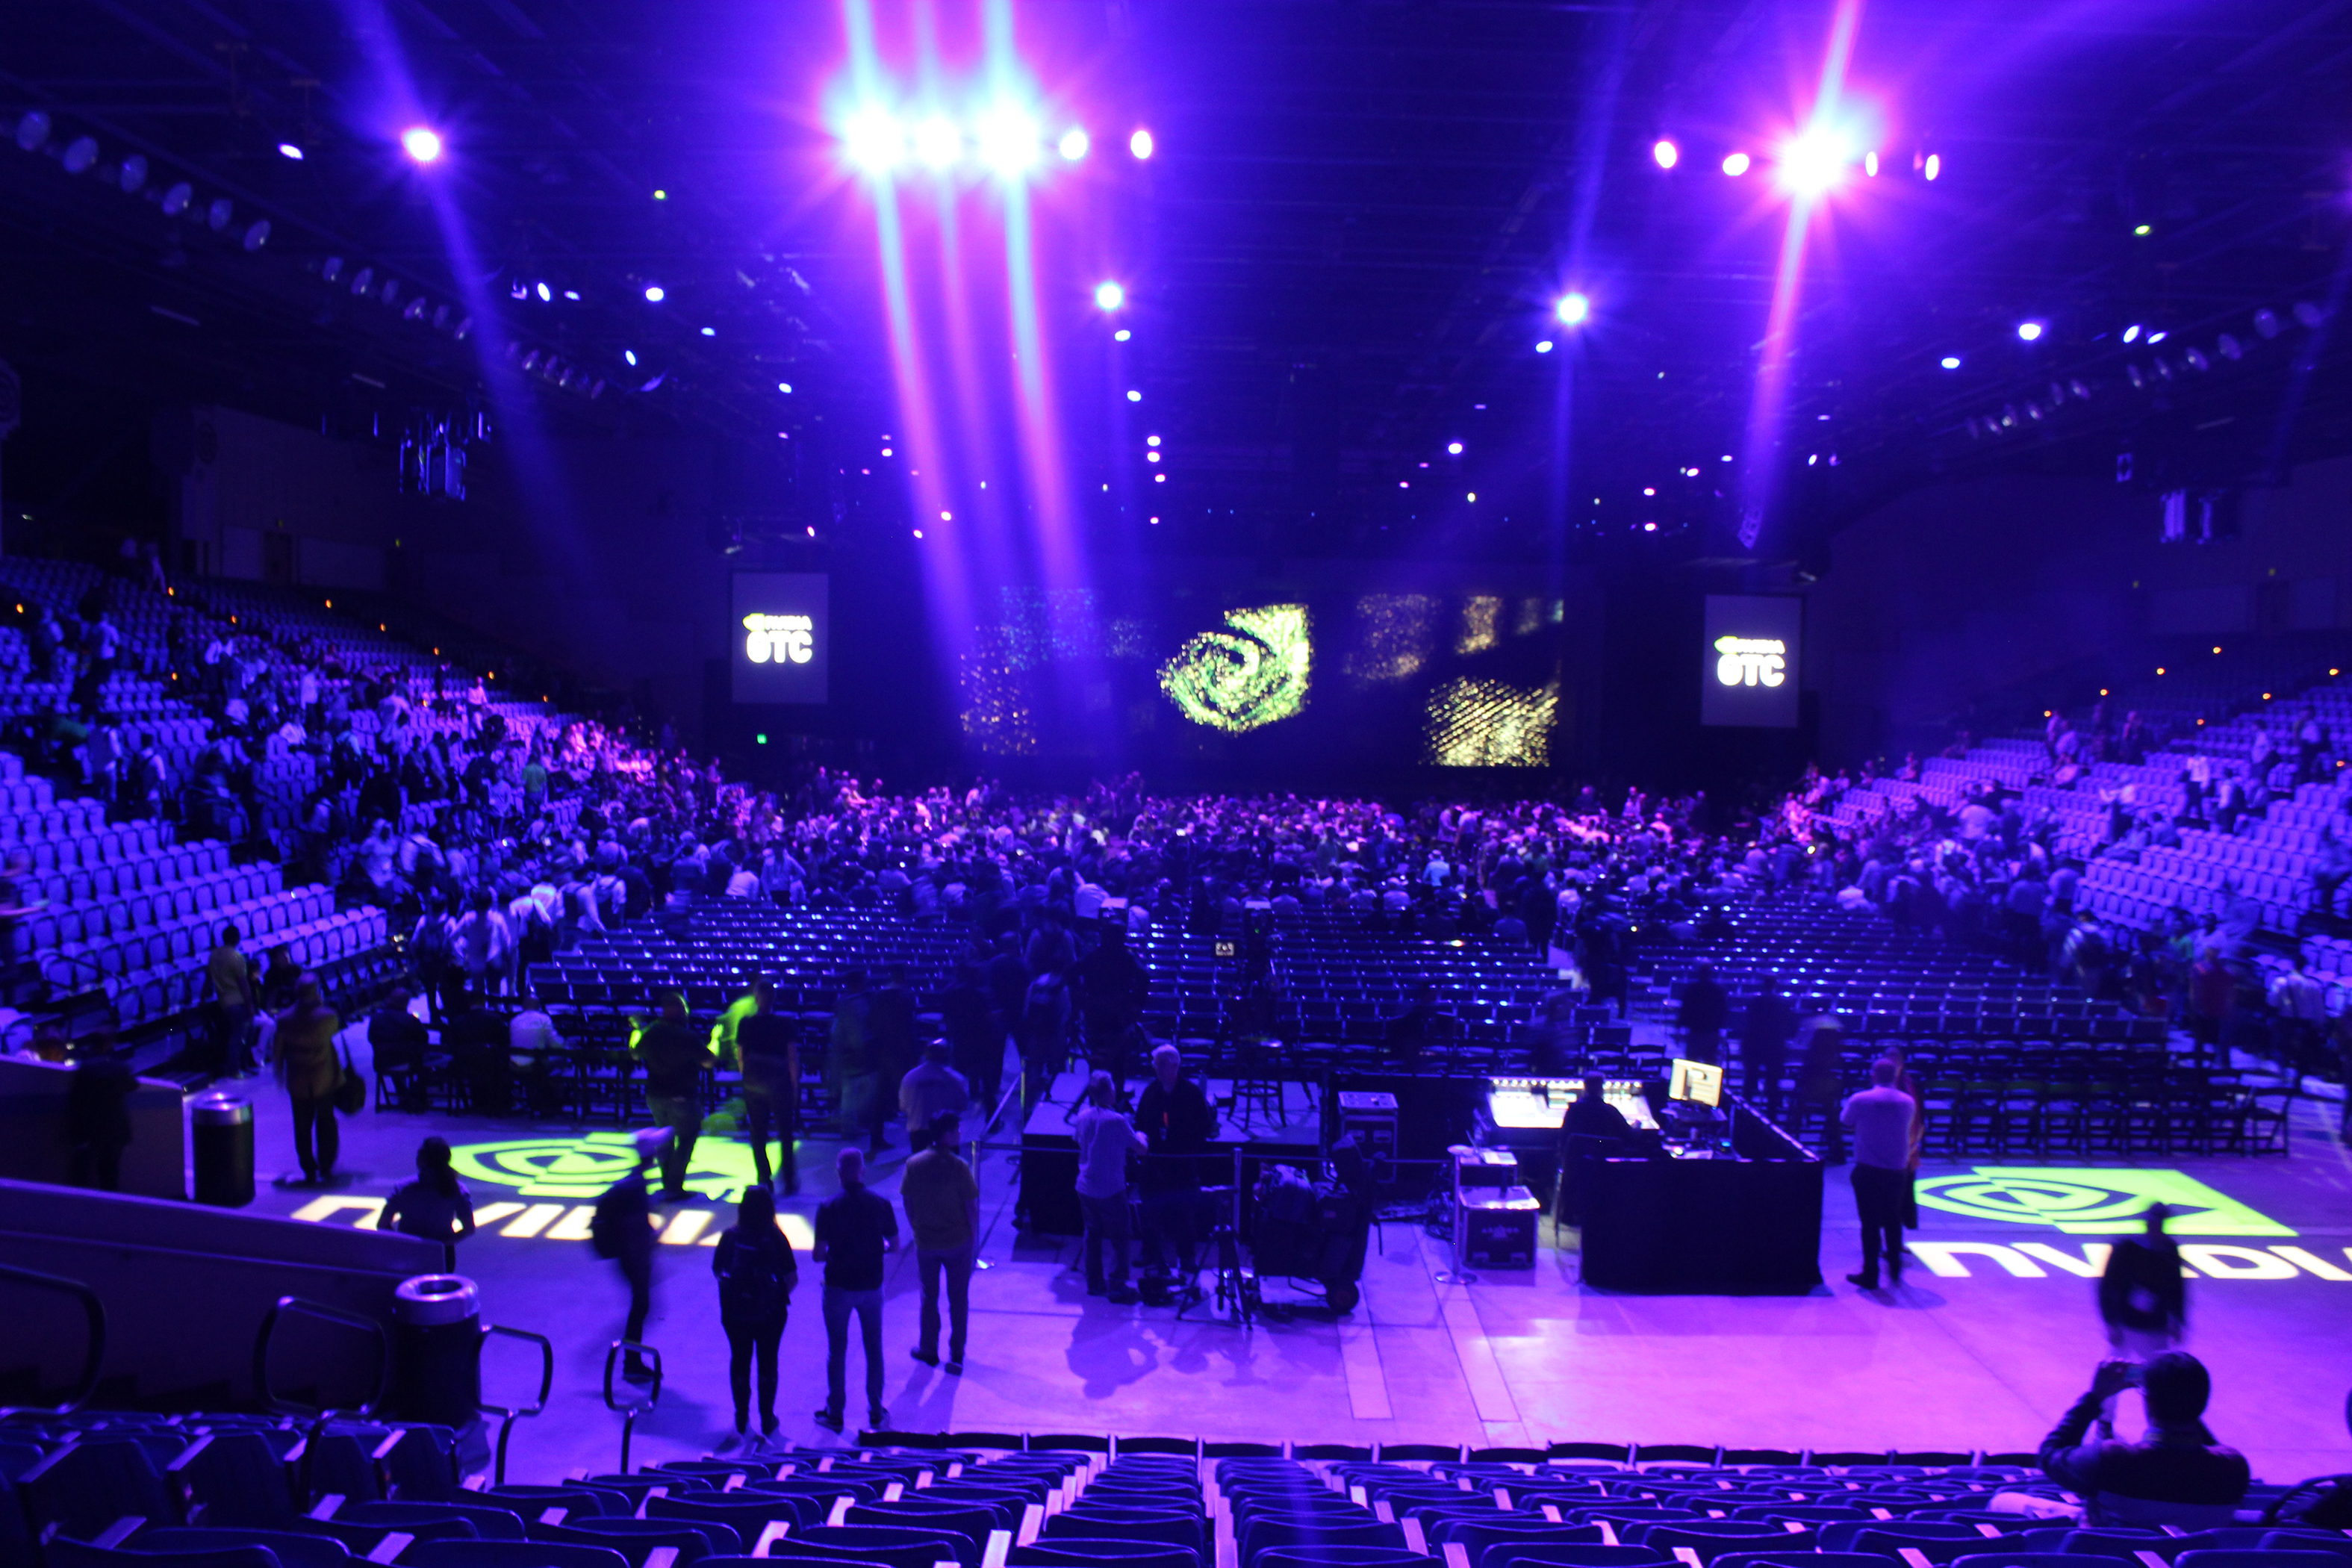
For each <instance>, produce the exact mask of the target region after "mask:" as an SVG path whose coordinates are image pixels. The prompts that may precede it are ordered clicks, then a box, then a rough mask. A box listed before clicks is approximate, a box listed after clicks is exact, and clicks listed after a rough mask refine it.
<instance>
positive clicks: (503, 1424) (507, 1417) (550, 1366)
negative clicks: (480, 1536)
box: [477, 1323, 659, 1486]
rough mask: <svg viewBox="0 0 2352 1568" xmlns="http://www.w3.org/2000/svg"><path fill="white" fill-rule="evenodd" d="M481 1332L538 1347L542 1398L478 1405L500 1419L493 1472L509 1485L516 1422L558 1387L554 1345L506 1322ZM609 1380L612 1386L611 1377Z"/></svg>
mask: <svg viewBox="0 0 2352 1568" xmlns="http://www.w3.org/2000/svg"><path fill="white" fill-rule="evenodd" d="M482 1334H483V1337H484V1338H488V1336H490V1335H492V1334H503V1335H505V1336H506V1337H507V1338H509V1339H513V1340H521V1341H523V1342H526V1343H529V1344H534V1345H537V1346H538V1347H539V1397H538V1398H537V1399H535V1400H533V1401H532V1402H531V1403H530V1404H529V1405H490V1404H487V1403H485V1404H482V1405H478V1406H477V1408H478V1409H479V1410H481V1411H482V1412H483V1413H484V1414H485V1415H495V1416H497V1417H498V1418H499V1448H498V1460H497V1468H496V1470H495V1472H494V1474H495V1476H496V1478H497V1484H498V1485H499V1486H504V1485H506V1484H507V1439H508V1438H509V1436H512V1435H513V1433H514V1424H515V1423H516V1422H517V1421H520V1420H521V1419H523V1418H524V1417H526V1416H530V1415H538V1414H539V1413H540V1412H541V1411H542V1410H544V1409H546V1408H547V1396H548V1394H549V1393H550V1392H551V1391H552V1390H553V1388H554V1387H555V1345H554V1343H553V1342H551V1341H550V1340H549V1339H548V1337H547V1336H546V1335H545V1334H534V1333H532V1332H531V1331H530V1330H529V1329H509V1328H508V1327H507V1326H506V1325H505V1324H503V1323H489V1324H486V1325H485V1326H484V1327H483V1329H482ZM658 1359H659V1358H658V1357H656V1360H658ZM606 1381H607V1384H608V1386H609V1384H610V1378H609V1376H608V1377H607V1380H606ZM621 1468H623V1469H627V1468H628V1464H627V1461H626V1460H625V1459H624V1460H623V1462H622V1467H621Z"/></svg>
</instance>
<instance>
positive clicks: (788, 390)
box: [776, 381, 793, 397]
mask: <svg viewBox="0 0 2352 1568" xmlns="http://www.w3.org/2000/svg"><path fill="white" fill-rule="evenodd" d="M776 390H777V391H778V392H781V393H782V394H783V395H785V396H786V397H790V396H791V395H793V384H792V383H791V382H789V381H780V382H778V383H776Z"/></svg>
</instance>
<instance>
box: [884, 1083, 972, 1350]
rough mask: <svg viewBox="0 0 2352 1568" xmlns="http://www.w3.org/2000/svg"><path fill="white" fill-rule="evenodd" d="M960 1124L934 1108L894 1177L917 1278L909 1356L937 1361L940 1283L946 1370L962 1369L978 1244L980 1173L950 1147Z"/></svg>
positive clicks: (954, 1144)
mask: <svg viewBox="0 0 2352 1568" xmlns="http://www.w3.org/2000/svg"><path fill="white" fill-rule="evenodd" d="M908 1125H909V1126H910V1127H911V1126H912V1125H913V1123H912V1122H909V1123H908ZM960 1125H961V1124H960V1121H959V1119H958V1118H957V1115H956V1113H955V1112H954V1111H952V1110H940V1111H934V1112H933V1113H932V1115H931V1118H930V1121H929V1124H928V1125H927V1126H926V1127H925V1128H924V1130H923V1132H924V1143H923V1147H922V1149H921V1150H920V1151H919V1152H917V1153H915V1154H912V1155H910V1156H908V1160H907V1169H906V1171H905V1173H903V1174H901V1175H900V1176H899V1178H898V1201H899V1203H900V1204H902V1205H905V1206H906V1210H907V1228H908V1231H910V1232H912V1233H913V1235H914V1237H915V1265H916V1268H917V1269H918V1271H919V1274H920V1276H921V1279H922V1282H923V1316H922V1325H921V1329H920V1331H919V1333H918V1334H917V1336H916V1342H915V1349H914V1357H915V1359H916V1360H917V1361H919V1362H921V1363H923V1364H924V1365H925V1366H938V1365H939V1364H940V1286H941V1285H942V1283H944V1284H945V1286H946V1289H947V1298H948V1359H947V1371H948V1372H949V1373H950V1374H951V1375H961V1373H962V1372H963V1352H964V1345H965V1343H966V1342H967V1339H968V1333H967V1331H968V1329H969V1327H970V1319H971V1268H972V1259H973V1257H974V1255H975V1253H976V1251H977V1248H978V1247H979V1245H980V1178H979V1177H978V1176H976V1175H974V1174H973V1173H972V1169H971V1163H970V1162H968V1161H966V1160H965V1159H964V1158H963V1157H962V1156H961V1155H960V1154H958V1153H957V1152H956V1139H957V1134H958V1131H959V1130H960Z"/></svg>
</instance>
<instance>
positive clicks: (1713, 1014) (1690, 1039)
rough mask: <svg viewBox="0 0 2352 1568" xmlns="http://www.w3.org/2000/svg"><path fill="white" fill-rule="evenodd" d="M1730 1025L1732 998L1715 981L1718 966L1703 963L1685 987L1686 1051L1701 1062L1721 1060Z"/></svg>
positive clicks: (1684, 1037) (1683, 1011) (1684, 1041)
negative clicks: (1726, 1026)
mask: <svg viewBox="0 0 2352 1568" xmlns="http://www.w3.org/2000/svg"><path fill="white" fill-rule="evenodd" d="M1730 1021H1731V994H1730V993H1729V992H1727V991H1726V990H1725V989H1724V988H1723V983H1722V982H1721V981H1719V980H1717V978H1716V977H1715V965H1714V964H1712V963H1702V964H1700V965H1699V966H1698V973H1696V974H1694V975H1692V976H1691V978H1690V984H1687V985H1685V986H1684V987H1683V1009H1682V1026H1683V1048H1684V1049H1685V1050H1686V1051H1688V1052H1689V1053H1690V1054H1691V1057H1692V1059H1694V1060H1696V1061H1702V1062H1711V1061H1718V1060H1720V1059H1721V1058H1722V1051H1723V1026H1725V1025H1726V1024H1727V1023H1729V1022H1730Z"/></svg>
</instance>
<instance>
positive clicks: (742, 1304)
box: [710, 1182, 801, 1454]
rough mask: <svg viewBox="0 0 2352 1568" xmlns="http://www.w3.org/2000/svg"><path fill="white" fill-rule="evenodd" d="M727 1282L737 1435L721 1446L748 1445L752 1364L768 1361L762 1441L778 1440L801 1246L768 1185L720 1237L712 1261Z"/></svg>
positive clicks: (723, 1319) (724, 1305)
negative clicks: (779, 1393)
mask: <svg viewBox="0 0 2352 1568" xmlns="http://www.w3.org/2000/svg"><path fill="white" fill-rule="evenodd" d="M710 1272H711V1273H713V1274H715V1275H717V1276H718V1278H719V1327H720V1328H721V1329H724V1330H725V1331H726V1332H727V1385H728V1387H729V1388H730V1390H731V1391H732V1392H733V1393H734V1395H735V1435H734V1436H732V1437H731V1438H730V1439H728V1440H727V1441H726V1442H724V1443H722V1444H720V1445H719V1452H720V1453H722V1454H723V1453H726V1452H728V1451H729V1450H730V1449H732V1448H740V1447H742V1446H743V1444H744V1442H745V1439H746V1436H747V1435H748V1434H749V1433H750V1431H751V1363H752V1360H753V1358H754V1357H755V1356H756V1357H757V1359H758V1361H759V1363H760V1437H761V1441H762V1442H765V1441H767V1440H769V1439H772V1438H773V1437H774V1436H775V1435H776V1348H777V1346H778V1344H779V1343H780V1342H782V1339H783V1337H784V1319H785V1316H786V1315H787V1313H788V1311H789V1310H790V1309H791V1307H792V1300H793V1286H795V1285H797V1284H799V1283H800V1278H801V1269H800V1263H799V1261H798V1260H797V1259H796V1258H793V1244H792V1243H791V1241H789V1240H787V1239H786V1238H785V1236H784V1232H783V1228H782V1226H779V1225H777V1224H776V1194H774V1193H772V1192H771V1191H769V1190H768V1186H767V1184H766V1183H764V1182H762V1183H761V1184H760V1185H758V1186H756V1187H746V1188H744V1189H743V1201H742V1203H741V1204H740V1205H738V1207H737V1208H736V1210H735V1223H734V1224H733V1225H731V1226H728V1227H727V1228H726V1229H725V1230H723V1231H720V1232H719V1250H718V1251H717V1252H716V1253H715V1254H713V1255H712V1257H711V1259H710Z"/></svg>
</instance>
